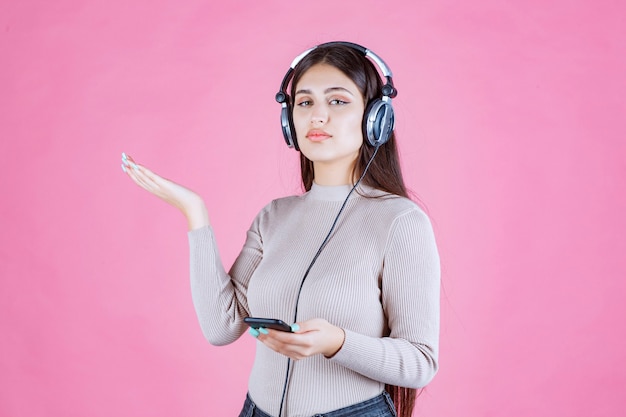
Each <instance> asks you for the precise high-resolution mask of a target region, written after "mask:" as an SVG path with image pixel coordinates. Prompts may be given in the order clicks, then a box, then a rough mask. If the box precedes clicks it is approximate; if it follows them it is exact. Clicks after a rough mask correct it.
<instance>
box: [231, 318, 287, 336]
mask: <svg viewBox="0 0 626 417" xmlns="http://www.w3.org/2000/svg"><path fill="white" fill-rule="evenodd" d="M243 321H244V322H245V323H246V324H247V325H248V326H250V327H252V328H255V329H258V328H259V327H265V328H266V329H274V330H280V331H281V332H289V333H291V326H290V325H288V324H287V323H285V322H284V321H282V320H278V319H263V318H259V317H245V318H244V319H243Z"/></svg>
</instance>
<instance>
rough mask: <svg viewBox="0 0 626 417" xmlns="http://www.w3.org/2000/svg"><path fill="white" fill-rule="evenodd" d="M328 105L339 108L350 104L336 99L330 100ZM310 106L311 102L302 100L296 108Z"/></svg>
mask: <svg viewBox="0 0 626 417" xmlns="http://www.w3.org/2000/svg"><path fill="white" fill-rule="evenodd" d="M329 103H330V104H331V105H339V106H343V105H346V104H350V102H349V101H345V100H341V99H338V98H334V99H332V100H330V101H329ZM310 104H311V100H303V101H301V102H299V103H298V104H297V106H299V107H307V106H309V105H310Z"/></svg>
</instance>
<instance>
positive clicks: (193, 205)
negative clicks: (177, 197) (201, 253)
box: [180, 197, 209, 230]
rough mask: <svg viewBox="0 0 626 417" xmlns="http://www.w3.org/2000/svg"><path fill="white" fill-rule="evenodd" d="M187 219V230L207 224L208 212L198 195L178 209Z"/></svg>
mask: <svg viewBox="0 0 626 417" xmlns="http://www.w3.org/2000/svg"><path fill="white" fill-rule="evenodd" d="M180 210H181V211H182V212H183V214H184V215H185V218H186V219H187V227H188V228H189V230H195V229H199V228H201V227H204V226H208V225H209V213H208V211H207V209H206V205H205V204H204V201H202V199H201V198H200V197H198V198H196V199H194V201H191V202H189V203H188V204H186V205H185V206H184V207H181V209H180Z"/></svg>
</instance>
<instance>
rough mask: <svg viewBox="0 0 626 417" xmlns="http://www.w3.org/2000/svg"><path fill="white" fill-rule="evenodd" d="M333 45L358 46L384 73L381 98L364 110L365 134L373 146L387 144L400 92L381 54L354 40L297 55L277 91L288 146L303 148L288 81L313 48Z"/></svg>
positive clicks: (357, 48) (331, 43)
mask: <svg viewBox="0 0 626 417" xmlns="http://www.w3.org/2000/svg"><path fill="white" fill-rule="evenodd" d="M333 45H343V46H347V47H349V48H352V49H356V50H357V51H359V52H360V53H362V54H363V55H364V56H365V57H367V58H369V59H370V60H371V61H372V62H374V63H375V64H376V65H377V66H378V68H379V69H380V71H381V72H382V74H383V76H384V77H385V79H386V80H387V82H386V83H385V85H384V86H383V88H382V97H381V98H375V99H373V100H372V101H371V102H370V103H369V104H368V105H367V108H366V109H365V112H364V114H363V137H364V138H365V140H367V142H368V143H369V144H370V145H372V146H374V147H377V146H380V145H382V144H384V143H385V142H387V141H388V140H389V138H390V137H391V133H392V132H393V125H394V116H393V107H392V106H391V99H392V98H394V97H395V96H396V95H397V94H398V92H397V90H396V89H395V87H394V86H393V80H392V74H391V70H390V69H389V67H387V65H386V64H385V62H384V61H383V60H382V59H381V58H380V57H379V56H378V55H376V54H375V53H374V52H372V51H370V50H369V49H367V48H365V47H363V46H361V45H357V44H356V43H352V42H327V43H323V44H321V45H317V46H315V47H313V48H311V49H308V50H306V51H304V52H303V53H301V54H300V55H298V56H297V57H296V58H295V59H294V60H293V62H292V63H291V66H290V67H289V70H288V71H287V74H285V77H284V78H283V82H282V84H281V85H280V91H279V92H278V93H276V101H277V102H279V103H280V104H281V106H282V110H281V114H280V124H281V126H282V129H283V136H284V137H285V142H287V146H289V147H290V148H295V149H296V150H300V148H299V147H298V140H297V138H296V134H295V128H294V126H293V110H292V104H291V97H289V94H287V87H288V85H289V81H291V78H292V77H293V70H294V68H295V67H296V65H298V63H299V62H300V61H301V60H302V58H304V57H305V56H307V55H308V54H309V53H310V52H311V51H313V50H314V49H316V48H320V47H326V46H333Z"/></svg>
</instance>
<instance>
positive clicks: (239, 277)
mask: <svg viewBox="0 0 626 417" xmlns="http://www.w3.org/2000/svg"><path fill="white" fill-rule="evenodd" d="M188 239H189V251H190V278H191V295H192V299H193V305H194V308H195V310H196V314H197V316H198V321H199V323H200V327H201V329H202V333H203V334H204V337H205V338H206V339H207V340H208V341H209V343H211V344H213V345H218V346H221V345H226V344H229V343H232V342H234V341H235V340H237V339H238V338H239V337H240V336H241V334H242V333H243V332H244V331H245V330H246V325H245V323H244V322H243V318H244V317H247V316H248V315H249V310H248V301H247V292H248V283H249V282H250V277H251V276H252V274H253V273H254V270H255V269H256V267H257V265H258V264H259V262H260V261H261V258H262V256H263V250H262V244H261V238H260V235H259V232H258V218H257V219H256V220H255V221H254V223H253V224H252V226H251V228H250V230H248V233H247V238H246V243H245V245H244V247H243V249H242V251H241V253H240V254H239V256H238V257H237V259H236V260H235V262H234V263H233V266H232V268H231V269H230V271H229V272H228V273H227V272H226V271H225V269H224V267H223V266H222V262H221V259H220V256H219V252H218V249H217V244H216V242H215V235H214V233H213V230H212V229H211V228H210V227H209V226H206V227H202V228H199V229H196V230H192V231H190V232H188Z"/></svg>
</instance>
